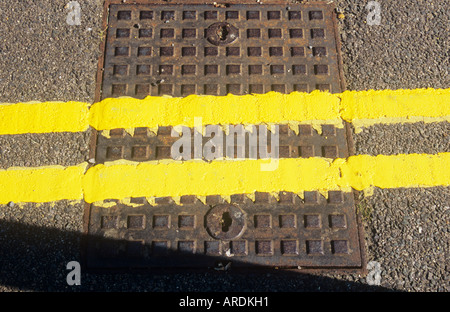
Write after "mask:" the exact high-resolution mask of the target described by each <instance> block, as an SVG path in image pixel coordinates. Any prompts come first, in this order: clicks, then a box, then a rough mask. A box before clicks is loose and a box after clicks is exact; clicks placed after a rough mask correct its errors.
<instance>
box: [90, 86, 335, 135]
mask: <svg viewBox="0 0 450 312" xmlns="http://www.w3.org/2000/svg"><path fill="white" fill-rule="evenodd" d="M194 117H200V118H201V121H202V125H219V124H220V125H230V124H231V125H236V124H244V125H245V124H261V123H277V124H286V123H288V122H289V121H297V122H304V121H313V120H316V121H320V120H322V121H324V120H329V121H330V120H331V123H340V122H341V120H340V116H339V98H338V97H337V96H336V95H333V94H330V93H326V92H319V91H316V92H312V93H311V94H308V93H299V92H294V93H291V94H289V95H287V94H281V93H276V92H269V93H267V94H260V95H243V96H236V95H231V94H230V95H227V96H195V95H193V96H188V97H185V98H164V97H148V98H146V99H144V100H136V99H131V98H120V99H105V100H103V101H101V102H99V103H96V104H94V105H93V106H92V109H91V114H90V124H91V126H92V127H94V128H95V129H97V130H108V129H114V128H134V127H149V128H155V127H158V126H175V125H183V126H188V127H194Z"/></svg>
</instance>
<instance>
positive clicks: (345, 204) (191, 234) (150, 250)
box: [88, 192, 361, 268]
mask: <svg viewBox="0 0 450 312" xmlns="http://www.w3.org/2000/svg"><path fill="white" fill-rule="evenodd" d="M255 197H256V198H255V202H253V201H252V200H250V199H249V198H247V197H246V196H245V195H243V194H236V195H234V196H232V199H231V203H226V202H224V201H223V200H222V199H221V198H220V196H211V197H210V198H207V200H206V204H204V203H202V202H201V201H199V200H197V199H196V198H195V197H194V198H189V197H186V198H182V199H181V205H178V204H175V203H174V202H173V201H172V200H171V199H167V200H164V201H162V202H161V203H156V204H154V205H151V204H149V203H148V202H147V201H146V200H145V199H143V198H136V199H132V202H134V203H140V204H141V206H140V207H130V206H127V205H124V204H120V203H116V204H115V205H114V206H113V207H110V208H101V207H97V206H95V205H93V206H92V208H91V217H90V224H89V233H90V235H93V236H94V237H98V239H96V240H95V239H92V240H91V241H90V244H89V255H88V265H89V266H90V267H106V268H108V267H109V268H117V267H119V268H120V267H124V266H125V267H128V266H130V265H131V266H133V267H137V268H146V267H149V268H156V267H186V268H194V267H197V268H206V267H214V265H215V263H216V262H217V261H232V262H233V267H239V266H241V267H247V266H253V265H257V266H258V265H259V266H264V267H267V266H278V267H298V266H301V267H321V266H324V267H358V266H361V251H360V246H359V238H358V232H357V230H356V229H357V220H356V215H355V213H354V208H353V194H352V193H341V192H330V193H329V196H328V197H329V198H328V200H327V199H326V198H325V197H323V196H322V195H321V194H320V193H318V192H307V193H306V194H305V198H304V200H302V199H301V198H300V197H298V196H296V195H295V194H292V193H287V192H281V193H280V194H278V198H275V197H273V196H272V195H270V194H268V193H257V194H256V196H255ZM109 238H114V240H113V241H110V240H109Z"/></svg>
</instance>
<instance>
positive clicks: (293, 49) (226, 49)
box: [102, 2, 343, 98]
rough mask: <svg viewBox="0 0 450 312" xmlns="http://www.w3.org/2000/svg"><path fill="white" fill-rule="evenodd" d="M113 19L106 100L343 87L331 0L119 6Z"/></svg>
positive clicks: (112, 10) (105, 76) (111, 13)
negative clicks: (328, 1)
mask: <svg viewBox="0 0 450 312" xmlns="http://www.w3.org/2000/svg"><path fill="white" fill-rule="evenodd" d="M108 22H109V24H108V34H107V42H106V53H105V64H104V74H103V86H102V92H103V93H102V97H103V98H105V97H118V96H124V95H127V96H132V97H135V98H144V97H145V96H147V95H156V96H161V95H171V96H187V95H189V94H212V95H226V94H227V93H233V94H248V93H266V92H269V91H277V92H282V93H290V92H293V91H302V92H310V91H313V90H316V89H319V90H329V91H330V92H332V93H337V92H341V91H343V84H342V81H341V79H340V68H339V59H338V57H339V56H338V53H337V48H336V46H337V43H336V29H335V25H334V22H333V11H332V7H331V6H328V5H324V4H315V5H314V4H310V5H309V4H308V5H302V4H289V5H288V6H287V5H277V4H263V5H261V4H229V5H215V6H214V5H212V4H209V5H208V4H197V5H195V4H183V5H179V4H170V3H167V2H165V3H164V4H163V5H161V4H152V5H150V4H148V5H127V4H120V5H110V10H109V21H108ZM124 66H127V70H125V67H124ZM218 77H220V79H219V80H218Z"/></svg>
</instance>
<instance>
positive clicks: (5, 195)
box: [0, 164, 87, 204]
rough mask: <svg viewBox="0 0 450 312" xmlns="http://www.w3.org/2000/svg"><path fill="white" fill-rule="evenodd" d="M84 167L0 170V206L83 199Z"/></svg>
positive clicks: (85, 165) (84, 165)
mask: <svg viewBox="0 0 450 312" xmlns="http://www.w3.org/2000/svg"><path fill="white" fill-rule="evenodd" d="M86 167H87V164H80V165H78V166H73V167H62V166H49V167H39V168H9V169H7V170H0V204H6V203H9V202H14V203H16V202H38V203H39V202H52V201H56V200H61V199H69V200H81V199H83V178H84V173H85V171H86Z"/></svg>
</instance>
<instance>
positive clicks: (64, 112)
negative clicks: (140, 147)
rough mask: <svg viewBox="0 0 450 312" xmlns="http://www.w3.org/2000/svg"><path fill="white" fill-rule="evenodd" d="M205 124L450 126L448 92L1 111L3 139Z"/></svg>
mask: <svg viewBox="0 0 450 312" xmlns="http://www.w3.org/2000/svg"><path fill="white" fill-rule="evenodd" d="M195 117H201V118H202V119H201V120H202V124H203V125H208V124H220V125H229V124H271V123H272V124H273V123H277V124H292V125H295V124H298V123H311V124H318V123H322V124H323V123H329V124H335V125H339V124H341V121H342V120H345V121H348V122H352V123H353V124H354V125H355V126H356V127H357V128H359V127H361V126H367V125H371V124H374V123H393V122H394V123H398V122H415V121H425V122H433V121H450V89H416V90H395V91H392V90H384V91H358V92H355V91H346V92H343V93H341V94H329V93H327V92H319V91H314V92H312V93H309V94H308V93H298V92H293V93H291V94H288V95H286V94H280V93H275V92H269V93H267V94H261V95H244V96H234V95H228V96H196V95H192V96H188V97H185V98H167V97H147V98H146V99H144V100H137V99H133V98H127V97H125V98H117V99H105V100H103V101H101V102H99V103H95V104H94V105H92V107H91V108H90V109H89V105H88V104H87V103H79V102H65V103H58V102H45V103H34V104H29V103H19V104H8V105H0V134H18V133H45V132H63V131H69V132H75V131H84V130H86V129H87V128H88V126H89V125H90V126H92V127H93V128H95V129H97V130H110V129H114V128H125V129H127V128H135V127H149V128H156V127H157V126H176V125H185V126H189V127H193V126H194V118H195Z"/></svg>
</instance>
